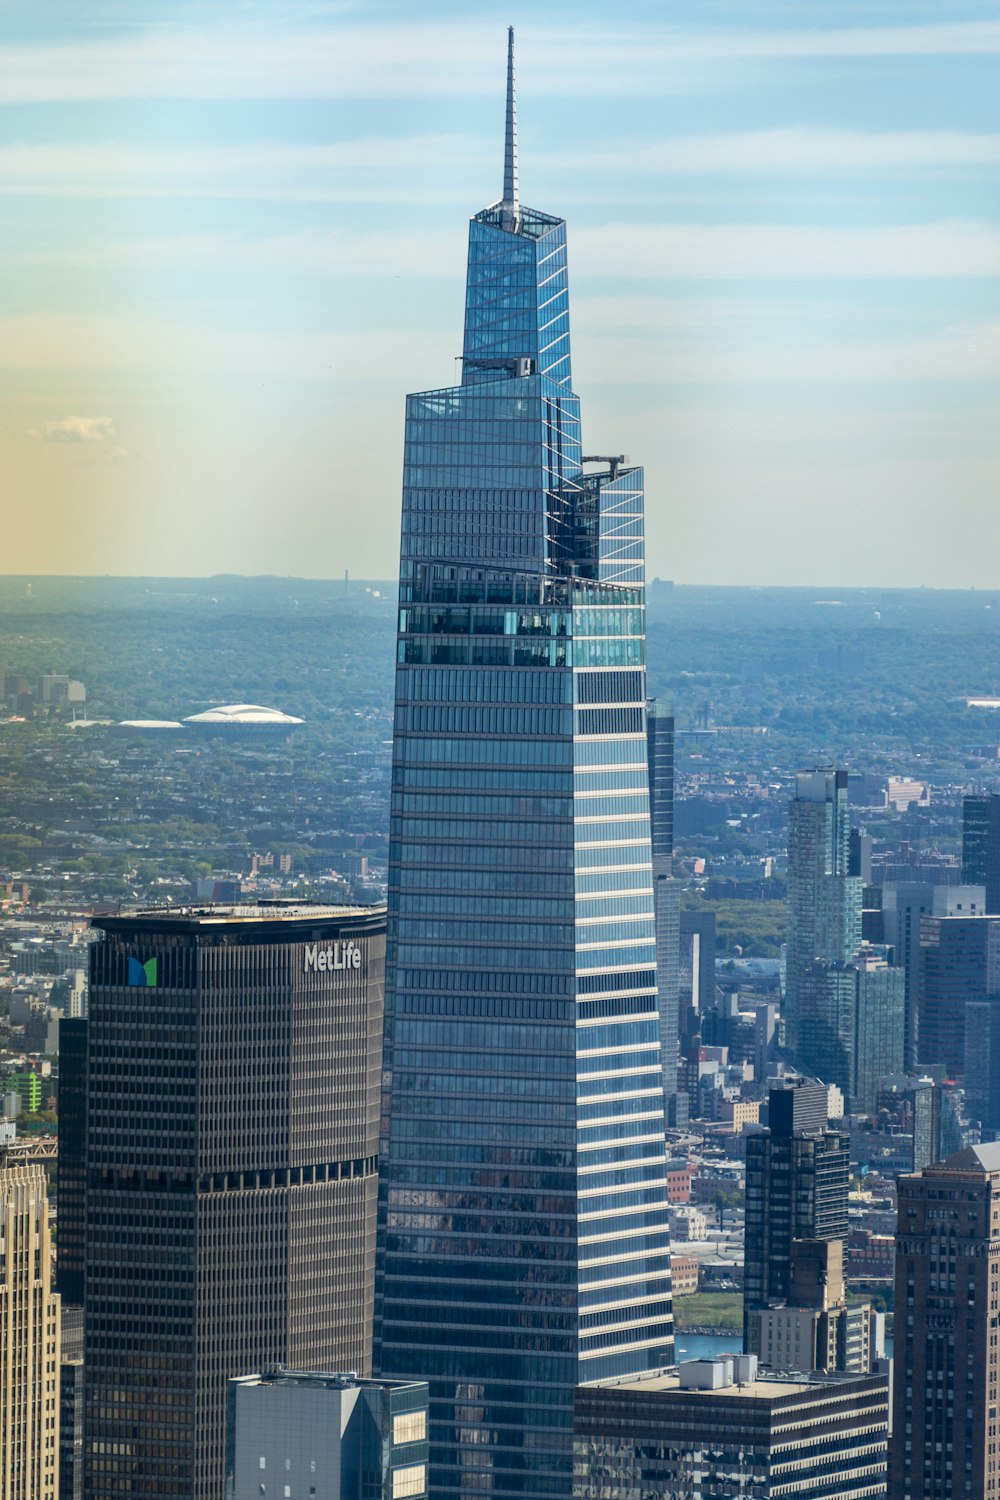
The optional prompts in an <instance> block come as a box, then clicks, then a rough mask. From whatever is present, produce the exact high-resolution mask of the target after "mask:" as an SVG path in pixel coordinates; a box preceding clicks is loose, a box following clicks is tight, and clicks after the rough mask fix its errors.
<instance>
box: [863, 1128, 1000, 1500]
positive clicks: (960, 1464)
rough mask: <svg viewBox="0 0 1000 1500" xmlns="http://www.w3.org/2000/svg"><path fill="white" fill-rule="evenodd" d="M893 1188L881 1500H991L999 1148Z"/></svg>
mask: <svg viewBox="0 0 1000 1500" xmlns="http://www.w3.org/2000/svg"><path fill="white" fill-rule="evenodd" d="M897 1186H898V1192H899V1209H898V1225H897V1230H896V1298H895V1307H896V1325H895V1327H896V1333H895V1341H894V1350H893V1356H894V1357H893V1397H892V1400H893V1418H894V1420H893V1431H892V1439H891V1442H890V1451H889V1496H890V1500H961V1497H963V1496H966V1497H969V1500H989V1497H993V1500H995V1497H996V1496H997V1495H998V1494H1000V1470H998V1466H997V1465H998V1460H997V1458H996V1440H997V1407H998V1405H1000V1369H998V1365H997V1344H996V1340H997V1331H996V1326H997V1307H998V1306H1000V1143H997V1142H996V1141H994V1142H993V1143H992V1144H990V1145H988V1146H971V1147H967V1148H966V1149H965V1150H963V1151H960V1152H958V1153H957V1154H956V1155H953V1156H950V1157H948V1158H947V1159H946V1160H945V1161H941V1162H936V1163H935V1164H934V1165H933V1166H929V1167H925V1168H924V1170H923V1171H922V1172H921V1173H920V1174H919V1175H917V1176H912V1177H900V1178H899V1180H898V1184H897Z"/></svg>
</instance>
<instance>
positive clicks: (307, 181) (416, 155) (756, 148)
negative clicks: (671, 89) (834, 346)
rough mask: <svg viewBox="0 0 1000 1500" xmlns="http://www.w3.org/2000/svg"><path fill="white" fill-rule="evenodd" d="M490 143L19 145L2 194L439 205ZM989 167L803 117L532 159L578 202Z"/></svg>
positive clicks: (973, 150)
mask: <svg viewBox="0 0 1000 1500" xmlns="http://www.w3.org/2000/svg"><path fill="white" fill-rule="evenodd" d="M495 145H496V143H495V142H493V141H487V140H485V139H483V140H478V139H476V138H474V137H471V136H468V135H417V136H403V137H386V138H378V137H362V138H360V139H357V140H342V141H332V142H326V143H323V144H318V145H313V144H303V143H300V142H273V141H257V142H246V143H243V144H240V145H235V146H234V145H217V144H212V143H205V144H203V145H189V146H159V145H156V144H144V145H142V146H137V145H135V144H133V143H132V142H128V141H106V142H95V143H90V144H83V145H81V144H77V143H75V142H65V143H48V142H47V143H45V144H28V143H23V142H21V143H15V144H11V145H8V146H4V147H0V193H16V194H32V195H38V194H46V195H57V196H65V197H130V198H149V197H181V198H198V197H211V198H213V199H217V198H259V199H270V200H283V201H289V200H298V201H309V202H354V203H362V202H372V203H396V204H401V203H426V202H427V201H428V200H429V199H430V198H433V201H434V202H437V203H442V202H448V201H455V200H459V199H461V200H462V201H464V195H463V191H462V189H461V187H460V186H459V184H458V182H457V180H456V179H458V178H460V176H461V174H462V173H463V172H468V173H469V174H470V176H471V175H472V174H473V173H475V172H477V171H479V170H481V168H482V165H483V163H484V162H489V161H492V159H493V157H494V156H495ZM434 161H442V162H447V164H448V172H447V176H446V177H445V178H441V179H438V180H435V181H433V182H431V181H429V179H428V174H427V164H428V163H429V162H434ZM998 164H1000V134H988V133H975V132H961V131H909V132H906V131H896V132H889V131H886V132H866V131H849V130H823V129H814V128H810V127H804V126H799V127H794V126H793V127H791V128H789V129H783V130H762V131H747V132H744V133H739V134H724V135H688V136H668V137H664V138H662V139H660V140H654V141H647V142H643V143H638V144H637V143H636V142H634V141H632V140H629V141H623V142H620V143H619V142H609V143H607V144H605V145H603V146H596V147H593V148H588V149H587V150H586V151H579V152H575V151H558V152H546V151H542V152H538V153H535V154H534V156H533V165H534V169H535V171H536V172H547V173H549V174H550V175H551V176H552V177H554V178H557V179H558V180H560V181H562V182H563V183H564V190H565V178H566V176H567V174H569V173H571V172H579V173H581V174H586V178H587V183H588V186H587V197H588V200H592V199H593V198H594V197H595V195H596V196H598V197H602V196H603V192H604V190H603V188H602V187H601V186H600V177H601V176H604V177H605V178H606V179H607V180H608V181H609V182H610V181H611V180H612V179H613V178H617V177H618V176H620V175H621V174H633V175H646V176H649V177H652V178H661V177H670V176H678V177H699V178H704V177H706V176H710V175H713V174H716V175H718V174H723V173H727V174H750V173H765V172H772V173H791V174H802V173H807V174H813V173H817V172H833V171H844V170H849V171H851V172H855V173H856V172H859V171H863V172H872V171H879V170H885V169H893V170H898V169H900V168H903V169H909V168H940V167H954V166H987V167H990V166H996V165H998ZM570 196H572V187H570ZM604 201H608V200H607V198H606V197H605V198H604Z"/></svg>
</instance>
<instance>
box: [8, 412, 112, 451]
mask: <svg viewBox="0 0 1000 1500" xmlns="http://www.w3.org/2000/svg"><path fill="white" fill-rule="evenodd" d="M27 436H28V437H32V438H39V439H40V440H41V441H42V442H43V443H85V444H87V446H88V447H93V448H100V449H101V450H102V451H103V452H104V453H105V455H106V456H107V457H108V458H111V459H119V458H124V457H125V449H124V448H122V447H121V446H120V444H119V442H118V434H117V432H116V430H115V424H114V422H113V421H112V420H111V418H110V417H59V418H58V419H56V420H55V421H52V422H43V423H42V425H41V426H40V427H29V428H28V430H27Z"/></svg>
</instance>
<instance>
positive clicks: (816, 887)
mask: <svg viewBox="0 0 1000 1500" xmlns="http://www.w3.org/2000/svg"><path fill="white" fill-rule="evenodd" d="M849 868H850V809H849V806H848V801H847V772H846V771H835V770H832V769H819V770H815V771H803V772H800V773H799V774H798V775H797V776H796V778H795V796H794V798H793V800H792V801H791V803H790V804H789V809H788V941H787V949H786V958H785V1007H784V1012H785V1013H784V1023H785V1042H786V1045H787V1047H788V1049H789V1051H790V1052H791V1054H792V1056H793V1057H794V1058H795V1059H796V1061H797V1063H798V1065H799V1066H800V1067H802V1068H804V1069H805V1071H806V1072H810V1073H816V1074H817V1075H818V1076H820V1077H823V1078H826V1077H827V1074H828V1073H829V1072H830V1068H831V1059H833V1058H835V1057H836V1056H837V1055H839V1053H840V1052H841V1051H842V1049H843V1042H842V1039H841V1038H840V1037H839V1035H838V1025H839V1016H840V1011H841V1010H842V1008H843V1006H845V1005H847V1003H848V1002H847V1000H846V999H845V995H844V994H842V993H841V991H842V990H843V991H845V994H846V988H845V985H843V984H841V982H840V980H839V978H837V977H836V975H834V977H833V978H832V979H831V978H830V977H829V966H830V965H831V964H839V965H845V964H849V963H851V961H852V960H853V958H854V955H855V954H856V952H857V950H858V948H859V946H860V943H861V894H862V885H863V882H862V879H861V876H860V875H851V874H849V873H848V871H849ZM827 1081H829V1082H838V1083H839V1081H840V1080H839V1079H834V1078H833V1077H830V1078H828V1079H827ZM842 1086H843V1085H841V1087H842Z"/></svg>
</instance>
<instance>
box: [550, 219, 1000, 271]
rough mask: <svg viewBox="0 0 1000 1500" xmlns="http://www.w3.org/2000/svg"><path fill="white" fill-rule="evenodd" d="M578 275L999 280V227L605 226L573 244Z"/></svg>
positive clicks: (581, 232) (585, 231)
mask: <svg viewBox="0 0 1000 1500" xmlns="http://www.w3.org/2000/svg"><path fill="white" fill-rule="evenodd" d="M571 254H572V258H573V260H572V264H573V271H574V274H575V275H576V276H580V275H583V276H594V277H601V278H607V279H611V280H624V279H625V278H626V277H632V278H638V279H643V280H672V279H680V280H706V281H711V280H732V281H737V282H742V281H748V280H749V281H754V280H782V281H784V280H787V279H789V278H794V279H796V280H808V279H816V278H819V279H825V278H831V279H866V278H876V279H877V278H912V277H933V278H936V277H950V276H955V277H965V276H983V277H996V276H1000V228H996V227H994V226H993V225H990V224H983V223H977V222H975V221H964V220H942V221H940V222H938V223H929V224H900V225H888V226H884V225H880V226H878V227H876V228H873V229H867V228H866V229H858V228H828V227H826V226H821V227H817V226H814V225H797V224H781V225H772V224H674V225H648V224H633V225H629V224H608V225H603V226H601V227H596V228H586V227H584V228H581V229H577V230H575V231H574V233H573V237H572V244H571Z"/></svg>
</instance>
